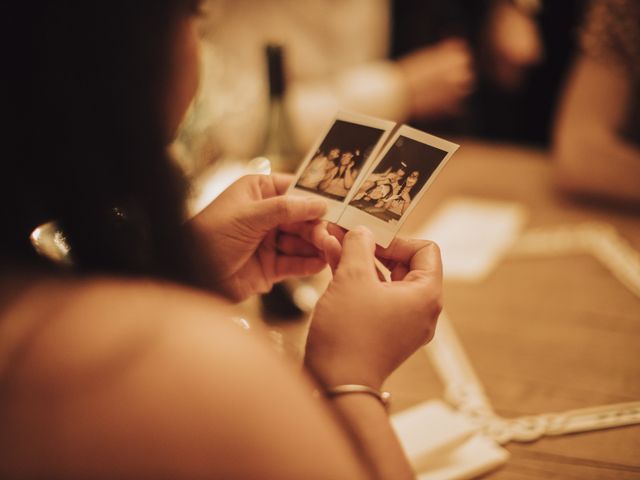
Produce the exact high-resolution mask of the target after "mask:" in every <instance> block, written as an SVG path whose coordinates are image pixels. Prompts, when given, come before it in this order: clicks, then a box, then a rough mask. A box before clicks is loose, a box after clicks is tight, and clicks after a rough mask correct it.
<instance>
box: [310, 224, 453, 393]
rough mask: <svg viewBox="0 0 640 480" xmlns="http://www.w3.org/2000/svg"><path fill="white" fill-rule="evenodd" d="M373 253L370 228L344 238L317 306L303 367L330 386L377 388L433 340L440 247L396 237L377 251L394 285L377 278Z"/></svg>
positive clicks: (439, 287)
mask: <svg viewBox="0 0 640 480" xmlns="http://www.w3.org/2000/svg"><path fill="white" fill-rule="evenodd" d="M334 241H335V242H337V240H335V238H334ZM336 248H339V247H337V246H335V245H334V248H332V250H335V249H336ZM375 251H376V247H375V243H374V241H373V237H372V235H371V233H370V232H369V231H368V230H366V229H364V228H358V229H355V230H352V231H351V232H349V233H347V234H346V235H345V236H344V240H343V244H342V252H341V254H340V260H339V263H338V265H337V268H336V269H335V272H334V279H333V281H332V282H331V284H330V285H329V287H328V289H327V291H326V292H325V294H324V295H323V296H322V298H321V299H320V301H319V302H318V304H317V306H316V310H315V314H314V317H313V320H312V322H311V329H310V332H309V337H308V340H307V351H306V356H305V364H306V366H307V367H308V368H309V370H310V371H311V372H312V373H313V374H314V375H315V376H316V377H317V379H318V380H319V381H320V383H322V384H324V385H325V386H327V387H329V386H335V385H340V384H347V383H358V384H363V385H368V386H370V387H372V388H377V389H379V388H380V387H381V386H382V383H383V382H384V381H385V379H386V378H387V377H388V376H389V374H390V373H391V372H393V370H395V369H396V368H397V367H398V366H399V365H400V364H401V363H402V362H403V361H404V360H405V359H406V358H408V357H409V356H410V355H411V354H412V353H413V352H414V351H415V350H416V349H417V348H419V347H420V346H421V345H423V344H425V343H426V342H427V341H429V340H430V339H431V338H432V336H433V334H434V331H435V325H436V321H437V318H438V315H439V313H440V310H441V295H442V293H441V292H442V265H441V261H440V252H439V249H438V247H437V246H436V245H435V244H434V243H431V242H426V241H421V240H401V239H396V240H394V242H393V243H392V244H391V245H390V246H389V247H388V248H386V249H382V248H378V251H377V256H378V258H380V259H381V260H382V261H383V262H384V263H385V264H386V265H387V267H388V268H389V269H390V270H391V278H392V280H393V281H392V282H391V283H385V282H381V281H380V280H379V278H378V275H377V272H376V269H375V265H374V252H375ZM332 255H333V256H335V252H334V253H333V254H332Z"/></svg>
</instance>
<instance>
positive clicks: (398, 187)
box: [351, 161, 420, 221]
mask: <svg viewBox="0 0 640 480" xmlns="http://www.w3.org/2000/svg"><path fill="white" fill-rule="evenodd" d="M407 171H408V168H407V164H406V163H405V162H402V161H401V162H400V163H399V164H397V165H395V166H391V167H388V168H387V169H385V170H383V171H381V172H375V171H374V172H373V173H372V174H371V175H369V177H368V178H367V179H366V180H365V181H364V182H363V184H362V186H361V187H360V189H359V190H358V193H356V195H355V196H354V197H353V201H352V202H351V205H353V206H354V207H356V208H359V209H360V210H364V211H365V212H368V213H370V214H372V215H375V216H377V217H380V218H382V219H383V220H387V221H388V220H394V219H395V220H397V219H399V218H400V217H401V216H402V215H403V214H404V213H405V212H406V211H407V208H408V207H409V204H410V203H411V200H412V197H413V196H414V195H415V194H412V193H411V190H412V189H413V187H414V186H415V185H416V183H417V181H418V179H419V178H420V172H419V171H418V170H413V171H411V173H409V175H407Z"/></svg>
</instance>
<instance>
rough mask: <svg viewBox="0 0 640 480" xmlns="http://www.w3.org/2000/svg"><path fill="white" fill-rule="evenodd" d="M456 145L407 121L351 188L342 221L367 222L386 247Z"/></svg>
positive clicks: (353, 224) (350, 224)
mask: <svg viewBox="0 0 640 480" xmlns="http://www.w3.org/2000/svg"><path fill="white" fill-rule="evenodd" d="M457 149H458V145H456V144H455V143H451V142H448V141H446V140H443V139H441V138H438V137H434V136H433V135H429V134H427V133H424V132H421V131H419V130H416V129H414V128H411V127H407V126H406V125H403V126H401V127H399V128H398V129H397V130H396V131H395V133H394V134H393V136H392V137H391V140H389V142H388V143H387V145H386V146H385V147H384V150H383V151H382V153H381V154H380V155H379V156H378V158H376V159H373V160H372V164H371V167H370V169H369V171H368V172H367V174H366V175H365V176H364V177H363V179H362V181H361V184H360V185H358V186H357V187H356V188H354V189H352V191H351V193H350V194H349V197H348V198H347V203H348V205H347V207H346V209H345V211H344V213H343V214H342V216H341V217H340V219H339V220H338V222H337V223H338V225H340V226H342V227H344V228H346V229H348V230H349V229H352V228H354V227H356V226H358V225H365V226H367V227H368V228H369V229H370V230H371V231H372V232H373V234H374V236H375V238H376V242H377V243H378V244H379V245H381V246H383V247H387V246H389V244H390V243H391V241H392V240H393V238H394V237H395V236H396V233H398V230H400V227H401V226H402V224H403V223H404V222H405V221H406V219H407V217H408V216H409V214H410V213H411V211H412V210H413V209H414V208H415V207H416V205H417V204H418V202H419V201H420V198H421V197H422V196H423V195H424V193H425V192H426V190H427V188H428V187H429V186H430V185H431V184H432V183H433V181H434V180H435V178H436V177H437V175H438V174H439V173H440V172H441V171H442V169H443V167H444V166H445V164H446V163H447V161H448V160H449V158H451V156H452V155H453V153H454V152H455V151H456V150H457Z"/></svg>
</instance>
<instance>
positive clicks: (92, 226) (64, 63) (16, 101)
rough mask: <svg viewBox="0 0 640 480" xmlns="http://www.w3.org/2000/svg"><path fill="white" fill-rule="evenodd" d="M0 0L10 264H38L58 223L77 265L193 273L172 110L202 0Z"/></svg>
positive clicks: (3, 207)
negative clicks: (44, 226)
mask: <svg viewBox="0 0 640 480" xmlns="http://www.w3.org/2000/svg"><path fill="white" fill-rule="evenodd" d="M0 1H1V3H0V35H1V38H0V44H1V46H0V49H1V51H2V57H1V61H2V63H3V66H2V68H3V71H4V73H3V75H4V76H5V78H7V79H8V86H6V87H4V88H2V93H0V95H1V99H2V100H1V102H2V103H1V105H2V111H3V114H4V116H5V119H6V120H8V123H9V126H8V128H7V129H6V130H4V131H3V133H2V137H0V138H2V151H1V152H2V153H1V154H0V155H2V171H3V173H2V174H1V178H2V180H1V181H0V183H1V185H0V221H1V222H2V234H1V235H0V237H1V238H0V262H1V263H3V264H7V262H9V261H11V262H12V263H14V264H15V263H18V264H20V265H23V264H37V263H38V262H39V260H38V258H37V256H36V255H35V254H34V251H33V249H32V247H31V245H30V243H29V238H28V237H29V233H30V232H31V231H32V230H33V229H34V228H35V227H36V226H37V225H39V224H40V223H43V222H46V221H49V220H57V221H58V222H59V223H60V225H61V226H62V229H63V231H64V232H65V234H66V236H67V239H68V242H69V244H70V246H71V251H72V257H73V259H74V263H75V265H76V269H77V270H79V271H84V272H117V273H127V274H144V275H155V276H161V277H166V278H171V279H176V280H182V281H188V280H189V279H193V278H194V275H195V270H196V269H195V261H194V254H193V253H192V252H193V249H192V248H191V243H192V241H191V239H190V237H191V236H190V234H189V232H188V231H187V230H186V229H185V228H183V226H182V222H183V215H184V212H183V208H184V207H183V205H184V198H185V194H186V191H187V187H186V182H185V181H184V179H183V177H182V176H181V174H180V173H179V171H178V170H177V168H176V167H175V166H174V164H173V163H172V161H171V160H170V159H169V157H168V155H167V153H166V143H167V138H166V137H167V133H166V131H165V130H166V125H165V124H166V120H165V115H164V110H163V108H164V101H165V100H164V99H165V96H166V95H167V94H168V90H167V89H168V86H166V85H165V84H164V79H165V78H166V75H167V73H168V71H169V65H170V64H169V62H170V59H171V50H170V49H171V45H172V41H173V35H174V34H175V27H176V25H177V19H178V18H179V16H180V15H187V14H190V13H191V11H192V10H193V9H194V8H197V4H198V2H194V1H193V0H110V1H108V2H100V1H87V0H59V1H47V0H43V1H39V0H32V1H28V2H24V1H21V0H13V1H5V0H0Z"/></svg>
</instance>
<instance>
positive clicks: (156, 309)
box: [0, 277, 233, 376]
mask: <svg viewBox="0 0 640 480" xmlns="http://www.w3.org/2000/svg"><path fill="white" fill-rule="evenodd" d="M3 307H4V308H3V309H2V310H1V312H0V332H4V333H5V335H4V337H5V341H4V342H3V344H1V345H0V350H4V352H3V354H4V355H3V356H4V357H5V358H10V357H11V358H16V355H15V351H16V350H19V351H20V352H22V353H21V355H20V358H21V359H22V361H21V364H22V365H23V366H24V367H25V368H26V367H28V366H32V367H35V366H46V365H49V364H52V363H53V364H55V365H57V366H58V367H62V366H64V365H66V364H69V365H73V364H77V365H92V363H93V362H101V361H108V360H109V359H110V358H111V357H113V356H118V355H122V354H123V353H124V351H123V349H125V348H129V349H132V348H134V346H136V348H138V349H140V350H142V349H144V348H145V345H146V346H147V347H149V346H150V345H152V344H153V343H154V342H157V341H158V340H159V339H160V338H162V337H163V336H164V335H167V334H170V332H171V331H172V330H173V329H178V324H180V326H181V327H182V328H187V329H190V328H198V326H200V328H206V329H207V330H209V331H217V332H218V336H213V337H212V342H213V343H215V339H216V338H219V335H222V336H224V335H225V333H224V331H226V330H229V331H232V327H230V326H229V325H227V324H230V323H231V322H230V318H231V317H232V315H233V310H232V307H231V305H229V304H228V303H227V302H226V301H225V300H223V299H222V298H220V297H216V296H214V295H213V294H207V293H205V292H200V291H198V290H195V289H190V288H186V287H182V286H179V285H174V284H170V283H162V282H158V281H153V280H144V279H127V278H117V277H92V278H84V279H59V278H40V279H36V280H32V281H30V282H26V283H25V285H24V286H23V288H21V289H20V290H19V291H18V292H17V293H14V294H13V295H11V296H9V298H7V297H5V301H4V302H3ZM0 336H1V335H0ZM125 346H126V347H125ZM12 352H13V354H12ZM32 363H33V365H31V364H32ZM9 367H10V366H9V365H5V366H0V376H2V370H4V369H6V368H9ZM27 370H28V371H29V370H30V369H27ZM36 370H41V369H40V368H37V369H36Z"/></svg>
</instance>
